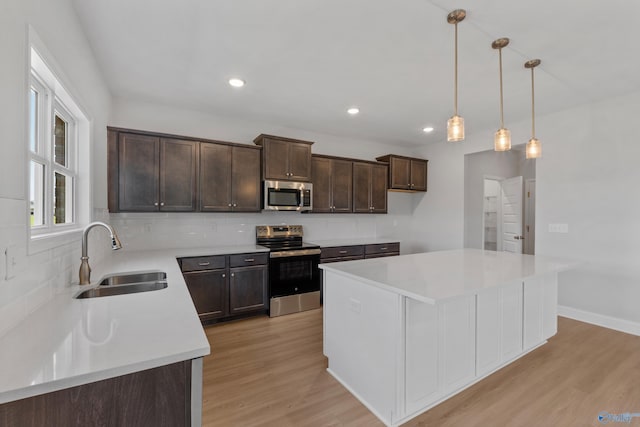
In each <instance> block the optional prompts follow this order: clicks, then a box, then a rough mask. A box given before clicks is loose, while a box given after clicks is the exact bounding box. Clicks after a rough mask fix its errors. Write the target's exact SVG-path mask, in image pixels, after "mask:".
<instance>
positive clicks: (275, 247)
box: [258, 241, 320, 251]
mask: <svg viewBox="0 0 640 427" xmlns="http://www.w3.org/2000/svg"><path fill="white" fill-rule="evenodd" d="M258 245H260V246H264V247H267V248H269V249H270V250H272V251H286V250H292V251H293V250H297V249H317V248H319V247H320V246H319V245H316V244H313V243H307V242H291V241H288V242H267V243H260V242H258Z"/></svg>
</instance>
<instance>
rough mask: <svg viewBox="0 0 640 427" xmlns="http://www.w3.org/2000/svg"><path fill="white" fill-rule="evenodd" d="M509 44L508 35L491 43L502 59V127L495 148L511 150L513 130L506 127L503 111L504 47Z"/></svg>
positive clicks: (494, 140)
mask: <svg viewBox="0 0 640 427" xmlns="http://www.w3.org/2000/svg"><path fill="white" fill-rule="evenodd" d="M508 44H509V39H508V38H506V37H503V38H500V39H497V40H494V42H493V43H491V47H492V48H494V49H498V57H499V61H500V129H498V131H497V132H496V135H495V137H494V139H493V149H494V150H495V151H509V150H511V132H510V131H509V129H507V128H505V127H504V111H503V105H502V103H503V96H502V48H503V47H505V46H507V45H508Z"/></svg>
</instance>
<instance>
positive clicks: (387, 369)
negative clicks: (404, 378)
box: [323, 270, 403, 425]
mask: <svg viewBox="0 0 640 427" xmlns="http://www.w3.org/2000/svg"><path fill="white" fill-rule="evenodd" d="M323 310H324V327H325V330H324V351H325V355H326V356H327V357H328V359H329V367H328V369H327V370H328V371H329V372H330V373H331V374H332V375H333V376H334V377H335V378H336V379H337V380H338V381H340V382H341V383H342V384H343V385H344V386H345V387H346V388H347V389H348V390H349V391H350V392H351V393H352V394H353V395H354V396H355V397H356V398H358V399H359V400H360V401H361V402H362V403H363V404H364V405H365V406H366V407H367V408H369V410H371V411H372V412H373V413H374V414H375V415H376V416H377V417H378V418H380V419H381V420H382V421H383V422H384V423H385V424H387V425H390V424H391V423H392V422H393V420H394V418H395V419H397V418H398V415H399V409H398V399H397V369H398V366H399V364H400V360H399V359H400V357H401V354H402V351H401V345H402V337H403V333H402V297H401V296H400V295H398V294H395V293H393V292H389V291H386V290H383V289H380V288H378V287H375V286H372V285H369V284H366V283H363V282H361V281H359V280H356V279H353V278H350V277H346V276H343V275H341V274H338V273H335V272H332V271H327V270H325V272H324V309H323Z"/></svg>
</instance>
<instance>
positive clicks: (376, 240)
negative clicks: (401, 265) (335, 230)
mask: <svg viewBox="0 0 640 427" xmlns="http://www.w3.org/2000/svg"><path fill="white" fill-rule="evenodd" d="M399 242H400V241H399V240H398V239H384V238H380V237H358V238H353V239H349V238H346V239H327V240H312V241H311V242H308V243H313V244H315V245H318V246H320V247H321V248H331V247H335V246H358V245H378V244H384V243H399Z"/></svg>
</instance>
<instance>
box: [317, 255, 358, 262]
mask: <svg viewBox="0 0 640 427" xmlns="http://www.w3.org/2000/svg"><path fill="white" fill-rule="evenodd" d="M359 259H364V255H355V256H345V257H340V258H324V259H321V260H320V264H330V263H332V262H342V261H357V260H359Z"/></svg>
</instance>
